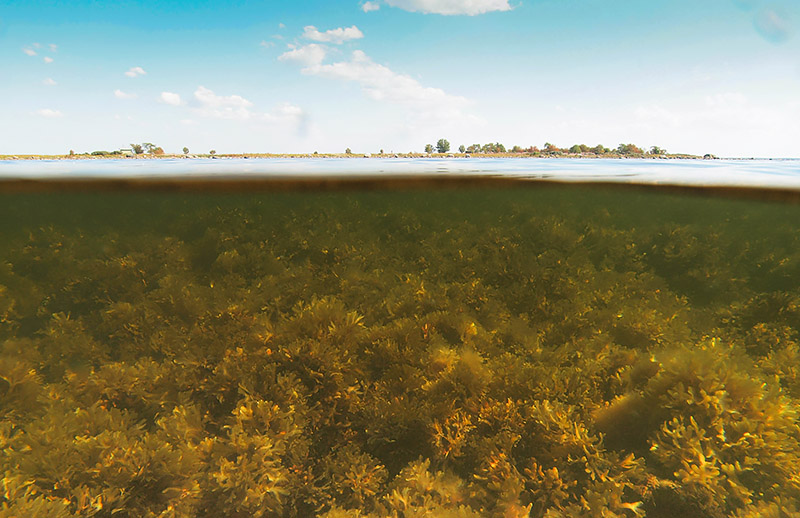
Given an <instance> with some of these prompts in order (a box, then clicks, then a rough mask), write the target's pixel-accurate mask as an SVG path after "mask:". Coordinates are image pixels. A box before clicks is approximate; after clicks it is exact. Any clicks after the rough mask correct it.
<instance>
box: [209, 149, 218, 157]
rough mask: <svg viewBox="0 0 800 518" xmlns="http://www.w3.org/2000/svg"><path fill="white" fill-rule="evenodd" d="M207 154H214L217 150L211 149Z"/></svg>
mask: <svg viewBox="0 0 800 518" xmlns="http://www.w3.org/2000/svg"><path fill="white" fill-rule="evenodd" d="M208 154H209V155H211V156H214V155H216V154H217V150H216V149H212V150H211V151H209V152H208Z"/></svg>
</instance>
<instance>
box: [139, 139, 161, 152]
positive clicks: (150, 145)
mask: <svg viewBox="0 0 800 518" xmlns="http://www.w3.org/2000/svg"><path fill="white" fill-rule="evenodd" d="M142 147H143V148H144V152H145V153H148V154H154V153H155V151H156V149H158V146H156V145H155V144H153V143H152V142H142Z"/></svg>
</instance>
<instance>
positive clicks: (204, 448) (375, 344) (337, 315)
mask: <svg viewBox="0 0 800 518" xmlns="http://www.w3.org/2000/svg"><path fill="white" fill-rule="evenodd" d="M365 162H369V161H365ZM592 163H598V162H595V161H593V162H592ZM798 221H800V205H798V204H792V203H774V202H773V203H767V202H764V201H759V200H757V199H738V198H737V199H733V198H723V197H713V196H707V195H704V194H703V193H702V192H699V191H698V192H696V193H694V192H682V193H675V192H665V191H660V190H640V189H631V188H621V187H619V188H613V187H611V186H608V185H602V186H601V185H567V184H564V185H559V184H543V183H531V182H525V183H519V184H512V185H503V184H500V183H497V184H486V185H480V186H475V185H471V184H469V183H466V184H464V185H461V186H460V187H459V186H458V185H457V184H454V185H451V186H448V187H443V186H438V187H430V186H429V187H428V188H427V189H419V188H405V189H403V188H400V189H394V190H360V189H358V188H349V189H346V190H328V191H316V190H303V189H297V190H295V191H287V190H283V191H281V192H270V190H269V188H265V189H263V190H261V192H257V193H245V192H226V193H216V194H215V193H213V192H208V191H206V192H194V193H170V192H152V191H147V192H142V191H135V192H134V191H114V190H112V191H103V192H91V191H88V192H47V191H46V190H45V191H44V192H17V193H12V192H6V193H5V194H0V244H1V245H2V246H0V343H1V344H2V349H0V419H1V421H0V444H2V448H0V466H2V468H3V473H4V478H3V484H4V488H3V489H4V491H3V493H4V496H1V497H0V502H2V506H3V510H4V512H6V513H9V514H10V515H12V516H14V515H18V516H107V515H111V514H114V515H116V516H162V515H163V516H187V517H188V516H237V517H238V516H315V515H320V516H327V517H329V518H333V517H343V516H376V517H377V516H398V517H400V516H404V517H408V516H423V515H428V516H464V517H467V516H536V517H544V516H546V517H548V518H552V517H557V516H620V517H630V516H644V515H646V516H650V517H667V516H670V517H671V516H679V515H684V516H697V517H706V516H707V517H718V516H730V517H744V516H794V514H792V513H797V512H798V510H799V509H800V507H799V506H798V501H799V500H800V470H799V469H798V466H800V426H798V414H797V411H798V402H799V401H800V367H798V366H799V365H800V347H798V341H799V340H800V335H798V329H800V287H799V286H798V281H797V279H800V231H799V230H798V226H797V222H798ZM37 513H38V514H37ZM426 513H427V514H426ZM780 513H783V514H780Z"/></svg>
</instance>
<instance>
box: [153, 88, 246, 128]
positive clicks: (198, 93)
mask: <svg viewBox="0 0 800 518" xmlns="http://www.w3.org/2000/svg"><path fill="white" fill-rule="evenodd" d="M162 95H163V94H162ZM194 99H195V102H196V103H197V105H198V106H199V108H198V111H199V113H200V115H203V116H204V117H213V118H216V119H240V120H243V119H249V118H250V117H252V115H253V114H252V112H251V111H250V108H252V106H253V103H252V102H250V101H248V100H247V99H245V98H244V97H242V96H240V95H228V96H222V95H217V94H215V93H214V92H213V91H211V90H209V89H208V88H206V87H204V86H198V87H197V90H195V91H194Z"/></svg>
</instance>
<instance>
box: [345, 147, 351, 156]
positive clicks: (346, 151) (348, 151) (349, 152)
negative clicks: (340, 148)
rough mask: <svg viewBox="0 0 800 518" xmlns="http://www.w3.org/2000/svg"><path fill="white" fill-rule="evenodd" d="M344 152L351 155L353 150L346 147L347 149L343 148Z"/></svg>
mask: <svg viewBox="0 0 800 518" xmlns="http://www.w3.org/2000/svg"><path fill="white" fill-rule="evenodd" d="M344 154H345V155H352V154H353V152H352V151H351V150H350V148H347V149H345V150H344Z"/></svg>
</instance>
